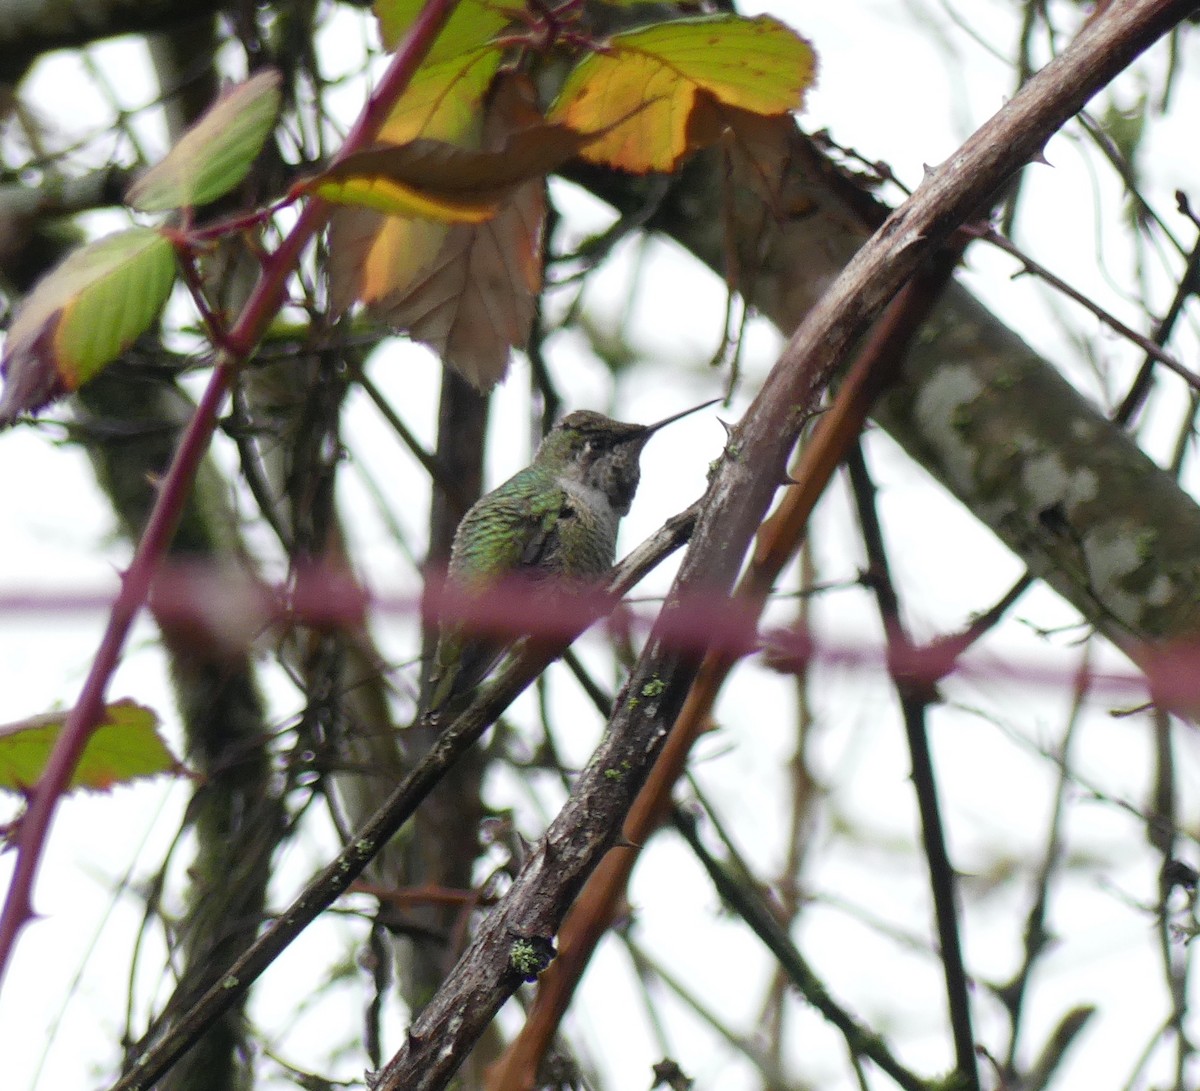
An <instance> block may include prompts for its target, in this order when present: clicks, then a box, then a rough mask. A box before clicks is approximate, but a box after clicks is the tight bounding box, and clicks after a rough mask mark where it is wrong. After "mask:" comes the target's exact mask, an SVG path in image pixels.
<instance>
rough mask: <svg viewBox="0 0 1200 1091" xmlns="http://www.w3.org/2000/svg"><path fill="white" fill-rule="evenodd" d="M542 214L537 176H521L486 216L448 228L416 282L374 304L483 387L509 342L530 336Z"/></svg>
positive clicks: (501, 365) (504, 363)
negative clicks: (521, 180)
mask: <svg viewBox="0 0 1200 1091" xmlns="http://www.w3.org/2000/svg"><path fill="white" fill-rule="evenodd" d="M544 218H545V194H544V186H543V183H542V182H540V181H537V182H528V183H526V184H525V185H524V186H522V187H520V188H519V189H518V190H517V192H516V193H515V194H514V195H513V196H512V197H510V198H509V200H508V201H506V202H505V203H504V204H503V206H502V207H501V209H500V211H499V212H498V213H497V214H496V216H495V217H494V218H493V219H491V220H489V221H488V222H487V223H482V224H478V225H465V224H460V225H458V226H456V227H452V228H451V229H450V230H449V232H447V234H446V238H445V241H444V242H443V243H442V246H441V249H440V250H439V251H438V254H437V257H436V258H435V259H434V261H433V262H432V263H431V264H430V265H429V266H427V267H426V268H425V269H424V270H423V271H422V274H421V276H420V278H419V279H418V281H417V282H416V283H414V284H413V285H411V286H410V287H409V288H408V289H407V290H406V291H404V292H397V293H393V294H392V295H391V296H389V297H385V298H384V299H382V300H381V301H380V303H379V305H377V306H376V307H374V308H373V310H374V311H375V312H376V313H378V314H379V315H380V317H382V318H384V319H385V320H386V321H387V322H388V324H389V325H390V326H392V327H393V328H394V329H397V330H403V331H405V332H407V333H408V334H409V336H410V337H412V338H413V340H415V341H421V342H423V343H424V344H427V345H429V346H430V347H431V348H432V349H433V350H434V351H435V352H436V353H437V354H438V355H439V356H440V357H441V358H442V361H443V362H444V363H445V364H446V366H447V367H450V368H452V369H453V370H455V371H457V372H458V373H459V374H460V375H462V376H463V377H464V378H465V379H466V380H467V381H468V382H470V383H471V384H472V385H473V386H475V387H476V388H477V389H479V390H490V389H491V388H492V387H493V386H495V385H496V383H498V382H499V381H500V380H501V379H502V378H504V374H505V372H506V371H507V370H508V358H509V352H510V350H511V348H512V347H513V346H514V345H524V344H525V342H526V341H527V340H528V338H529V329H530V326H531V325H532V323H533V316H534V302H535V298H536V295H537V292H538V289H539V288H540V287H541V277H542V262H541V238H542V224H543V221H544Z"/></svg>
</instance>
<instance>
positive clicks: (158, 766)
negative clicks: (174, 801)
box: [0, 701, 179, 791]
mask: <svg viewBox="0 0 1200 1091" xmlns="http://www.w3.org/2000/svg"><path fill="white" fill-rule="evenodd" d="M68 715H69V713H67V712H59V713H50V714H48V715H45V716H34V717H31V718H30V719H28V720H22V721H20V722H19V723H15V724H6V725H4V726H0V789H3V788H7V789H9V790H10V791H27V790H29V789H31V788H33V786H34V785H36V784H37V782H38V781H39V780H40V779H41V776H42V773H43V772H44V771H45V768H46V763H47V761H48V760H49V758H50V753H51V751H52V750H53V749H54V744H55V743H56V742H57V741H58V736H59V734H60V733H61V732H62V729H63V726H64V725H65V724H66V722H67V716H68ZM178 768H179V763H178V762H177V761H176V760H175V759H174V757H172V755H171V751H170V750H169V749H168V748H167V746H166V744H165V743H164V742H163V740H162V738H161V736H160V735H159V733H158V717H157V716H156V715H155V714H154V713H153V712H152V711H151V710H150V709H148V708H144V707H143V706H141V705H138V704H134V702H132V701H117V702H115V703H114V704H111V705H108V706H107V707H106V708H105V716H104V721H103V723H101V724H100V726H99V727H98V728H97V729H96V731H95V732H94V733H93V734H92V737H91V739H89V740H88V744H87V746H86V747H85V749H84V751H83V757H82V758H81V759H80V762H79V765H78V767H77V768H76V770H75V773H74V775H73V776H72V778H71V783H70V787H71V788H90V789H93V790H105V789H108V788H111V787H112V786H113V785H114V784H127V783H129V782H130V781H132V780H135V779H137V778H138V777H149V776H154V775H155V774H157V773H169V772H173V771H174V770H176V769H178Z"/></svg>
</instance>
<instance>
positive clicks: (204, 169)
mask: <svg viewBox="0 0 1200 1091" xmlns="http://www.w3.org/2000/svg"><path fill="white" fill-rule="evenodd" d="M279 83H280V76H279V73H278V72H276V71H275V70H274V69H264V70H263V71H261V72H256V73H255V74H254V75H253V76H251V77H250V78H249V79H248V80H246V82H245V83H239V84H237V85H236V86H234V87H232V88H230V89H229V90H228V91H226V92H225V93H224V94H222V95H221V97H220V98H219V99H217V101H216V102H215V103H213V105H212V106H211V107H209V109H208V110H207V112H206V113H205V114H204V116H203V117H201V118H200V120H199V121H197V122H196V123H195V124H194V125H193V126H192V127H191V128H190V129H188V131H187V132H186V133H184V134H183V136H182V137H181V138H180V139H179V142H178V143H177V144H176V145H175V146H174V147H173V148H172V149H171V150H170V151H169V152H167V155H166V158H165V159H163V160H162V162H160V163H157V164H156V165H155V166H153V167H151V168H150V169H149V170H148V171H146V173H145V174H143V175H142V176H141V177H140V178H139V179H138V180H137V181H136V182H134V184H133V185H132V186H130V188H129V192H128V194H126V197H125V200H126V203H127V204H129V205H130V206H131V207H132V208H136V209H140V210H141V211H142V212H167V211H170V210H171V209H175V208H195V207H196V206H197V205H205V204H208V203H209V202H210V201H215V200H216V199H217V198H218V197H220V196H222V195H224V194H226V193H228V192H229V191H230V190H231V189H233V188H234V186H236V185H237V184H238V183H239V182H241V180H242V179H243V178H245V177H246V174H247V172H248V171H249V170H250V166H251V164H252V163H253V162H254V160H255V158H256V157H257V156H258V153H259V152H260V151H262V146H263V143H264V142H265V141H266V139H267V137H268V136H269V135H270V133H271V130H272V129H273V128H274V127H275V119H276V118H277V117H278V115H279V100H280V93H279Z"/></svg>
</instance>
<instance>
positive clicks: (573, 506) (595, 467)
mask: <svg viewBox="0 0 1200 1091" xmlns="http://www.w3.org/2000/svg"><path fill="white" fill-rule="evenodd" d="M717 400H719V399H717ZM712 404H714V403H713V402H711V401H709V402H705V403H704V404H703V405H697V406H694V407H693V408H691V409H685V410H684V411H683V412H682V413H676V414H675V415H674V416H671V417H667V418H666V419H665V420H660V421H658V423H656V424H624V423H622V422H621V421H616V420H612V419H611V418H610V417H605V416H603V415H601V414H600V413H593V412H591V411H589V410H586V409H584V410H579V411H578V412H575V413H569V414H568V415H567V416H565V417H563V419H562V420H561V421H559V422H558V424H556V425H555V426H554V427H553V428H552V429H551V430H550V431H549V433H547V435H546V438H545V439H543V440H542V442H541V445H540V446H539V447H538V449H537V453H536V454H535V455H534V456H533V461H532V462H531V463H530V464H529V465H528V466H526V467H525V469H523V470H521V471H520V472H519V473H517V474H515V475H514V476H513V477H510V478H509V479H508V480H507V481H506V482H504V484H503V485H499V486H497V487H496V488H495V489H493V490H492V491H491V492H490V493H488V494H487V495H486V496H483V497H481V498H480V499H479V500H477V501H476V502H475V504H474V505H473V506H472V507H471V509H470V510H469V511H468V512H467V514H466V515H464V516H463V519H462V522H461V523H459V525H458V530H456V531H455V533H454V543H453V545H452V546H451V550H450V567H449V570H448V572H447V579H448V581H449V582H450V584H451V585H453V586H455V587H456V588H458V589H463V590H468V591H474V590H482V589H484V588H486V587H487V586H488V585H489V584H492V583H496V582H497V581H499V580H501V579H503V578H504V577H505V576H510V575H527V576H529V577H531V579H532V581H533V583H534V585H535V586H536V585H539V584H542V583H543V582H550V581H554V580H556V579H558V580H564V579H565V580H588V579H594V578H596V577H598V576H601V575H603V574H604V573H605V572H606V571H608V569H609V568H610V567H611V566H612V563H613V560H614V558H615V555H616V546H617V526H618V524H619V523H620V522H621V516H623V515H626V514H628V512H629V508H630V505H632V503H633V496H634V493H635V492H637V487H638V481H639V479H640V478H641V468H640V466H639V465H638V459H639V458H640V456H641V453H642V448H643V447H645V446H646V441H647V440H648V439H649V438H650V437H651V436H652V435H654V433H655V432H657V431H658V430H659V429H660V428H663V427H665V426H666V425H668V424H671V423H672V422H674V421H677V420H679V419H680V417H686V416H688V414H690V413H695V412H697V411H698V410H701V409H705V408H707V407H708V406H710V405H712ZM535 608H536V607H535ZM543 608H544V604H543ZM508 646H509V645H508V643H507V642H505V641H502V640H497V639H491V640H489V639H486V638H477V637H473V636H472V635H471V634H469V633H468V632H467V631H466V630H465V628H464V626H463V625H462V624H461V623H455V622H446V623H444V624H443V625H442V626H441V628H440V631H439V633H438V643H437V650H436V652H435V653H434V662H433V669H432V673H431V675H430V680H429V685H428V690H427V692H428V697H427V700H426V701H425V704H424V710H423V714H424V715H425V716H427V717H428V716H432V715H435V714H437V715H445V714H446V713H447V712H448V711H449V710H450V709H451V708H452V707H453V706H455V705H457V704H458V703H459V702H460V699H461V698H463V697H464V696H466V695H468V694H469V693H470V692H471V691H472V690H473V689H474V688H475V687H476V686H477V685H478V684H479V683H480V682H481V681H482V680H483V679H484V677H485V676H486V675H487V674H488V672H489V671H490V670H491V669H492V668H493V667H494V666H495V665H496V663H497V662H498V661H499V659H500V657H501V656H502V655H503V654H504V652H505V651H506V650H507V648H508Z"/></svg>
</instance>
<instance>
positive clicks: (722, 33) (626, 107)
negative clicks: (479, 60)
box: [549, 15, 816, 173]
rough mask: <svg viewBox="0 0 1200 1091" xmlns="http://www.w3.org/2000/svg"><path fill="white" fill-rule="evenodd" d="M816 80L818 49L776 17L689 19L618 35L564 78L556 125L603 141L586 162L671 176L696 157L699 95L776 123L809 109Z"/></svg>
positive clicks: (592, 145)
mask: <svg viewBox="0 0 1200 1091" xmlns="http://www.w3.org/2000/svg"><path fill="white" fill-rule="evenodd" d="M815 73H816V56H815V54H814V52H813V49H812V47H811V46H810V45H809V44H808V42H806V41H805V40H804V39H803V38H801V37H800V36H799V35H798V34H797V33H796V32H795V31H793V30H791V29H790V28H789V27H787V26H785V25H784V24H783V23H781V22H779V20H777V19H773V18H771V17H770V16H767V15H761V16H758V17H757V18H754V19H746V18H743V17H741V16H737V15H716V16H706V17H702V18H697V19H683V20H678V21H675V22H671V23H664V24H661V25H655V26H651V27H645V28H643V29H641V30H635V31H630V32H628V33H625V34H618V35H615V36H614V37H613V38H612V39H611V40H610V41H609V43H608V46H607V48H606V50H605V51H604V52H598V53H593V54H591V55H590V56H588V57H587V58H585V59H584V60H583V61H582V62H581V63H580V64H579V65H578V66H577V67H576V68H575V70H574V71H573V72H572V73H571V75H570V76H569V77H568V78H567V81H566V83H565V84H564V86H563V89H562V91H561V93H560V94H559V96H558V99H557V101H556V103H555V105H554V107H553V109H552V110H551V112H550V117H549V120H550V121H560V122H564V123H566V124H567V125H569V126H571V127H572V128H575V129H579V130H581V131H582V132H589V133H597V134H599V135H598V136H597V138H596V139H595V140H594V141H593V142H592V143H590V144H588V145H587V146H586V147H585V148H584V149H583V150H582V151H581V152H580V154H581V155H582V156H583V158H585V159H590V160H592V161H593V162H596V163H603V164H606V165H608V166H614V167H619V168H621V169H623V170H628V171H633V172H637V173H644V172H646V171H671V170H674V169H675V167H676V166H677V165H678V164H679V161H680V160H681V159H682V158H683V156H684V155H686V154H687V153H688V152H689V151H691V150H693V147H692V145H691V143H690V137H691V136H692V133H691V130H690V123H691V121H692V116H693V111H694V108H695V106H696V102H697V97H698V96H699V95H700V94H701V92H704V93H707V94H708V95H710V96H711V97H712V98H714V99H716V100H717V101H718V102H721V103H725V104H726V105H729V106H736V107H738V108H740V109H742V110H748V111H751V112H753V113H757V114H763V115H766V116H773V115H778V114H785V113H787V112H789V111H791V110H796V109H799V108H800V106H802V105H803V102H804V93H805V91H806V90H807V89H808V87H810V86H811V85H812V82H813V79H814V78H815Z"/></svg>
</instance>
